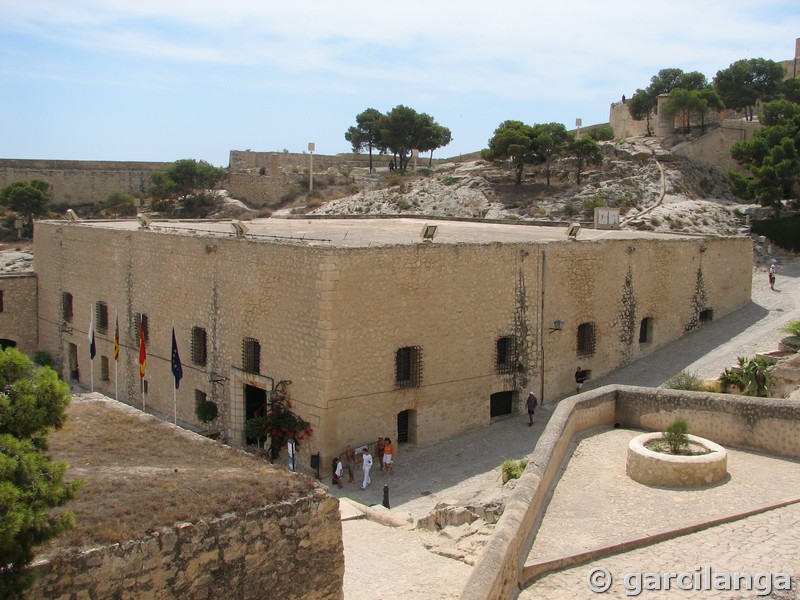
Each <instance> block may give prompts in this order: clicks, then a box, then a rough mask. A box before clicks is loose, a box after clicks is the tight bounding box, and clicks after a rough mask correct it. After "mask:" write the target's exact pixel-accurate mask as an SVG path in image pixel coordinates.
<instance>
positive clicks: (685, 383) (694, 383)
mask: <svg viewBox="0 0 800 600" xmlns="http://www.w3.org/2000/svg"><path fill="white" fill-rule="evenodd" d="M662 387H665V388H667V389H670V390H689V391H694V392H702V391H705V390H706V384H705V382H704V381H703V380H702V379H700V378H699V377H698V376H697V375H696V374H695V373H690V372H689V371H681V372H680V373H676V374H675V375H673V376H672V377H670V378H669V379H667V380H666V381H665V382H664V385H663V386H662Z"/></svg>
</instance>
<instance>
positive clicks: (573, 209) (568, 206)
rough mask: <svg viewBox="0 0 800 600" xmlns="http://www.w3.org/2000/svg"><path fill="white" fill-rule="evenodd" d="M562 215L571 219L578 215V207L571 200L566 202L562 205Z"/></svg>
mask: <svg viewBox="0 0 800 600" xmlns="http://www.w3.org/2000/svg"><path fill="white" fill-rule="evenodd" d="M564 214H565V215H567V216H568V217H573V216H575V215H577V214H578V207H577V206H575V203H574V202H573V201H572V200H567V201H566V203H565V204H564Z"/></svg>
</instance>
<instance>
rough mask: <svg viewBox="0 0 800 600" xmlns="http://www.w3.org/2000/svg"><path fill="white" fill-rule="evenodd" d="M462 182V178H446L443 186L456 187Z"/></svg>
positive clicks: (443, 180)
mask: <svg viewBox="0 0 800 600" xmlns="http://www.w3.org/2000/svg"><path fill="white" fill-rule="evenodd" d="M459 181H461V177H445V178H444V179H442V185H455V184H456V183H458V182H459Z"/></svg>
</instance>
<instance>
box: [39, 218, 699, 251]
mask: <svg viewBox="0 0 800 600" xmlns="http://www.w3.org/2000/svg"><path fill="white" fill-rule="evenodd" d="M45 222H47V223H50V224H53V223H57V224H59V225H63V226H67V227H97V228H104V229H117V230H122V231H136V230H139V229H140V227H141V226H140V224H139V222H138V221H137V220H136V219H125V220H98V221H74V222H73V221H45ZM238 222H240V223H242V224H243V225H244V226H245V227H246V228H247V233H246V234H245V236H244V237H245V238H246V239H248V240H252V241H263V242H273V243H274V242H286V243H301V244H304V245H315V246H334V247H356V248H358V247H369V246H394V245H411V244H419V243H422V241H423V240H422V230H423V227H424V226H425V225H435V226H436V232H435V235H434V238H433V242H432V243H433V244H489V243H548V242H563V241H565V240H567V235H566V231H567V228H566V227H565V226H564V225H560V226H552V227H550V226H541V225H530V224H524V223H519V224H517V223H508V222H503V223H500V222H487V221H459V220H452V221H451V220H442V219H418V218H388V219H387V218H363V219H352V218H345V219H342V218H324V219H320V218H274V217H273V218H265V219H253V220H252V221H238ZM149 230H150V231H153V232H160V233H168V234H177V235H201V236H208V237H216V236H223V237H236V235H235V234H234V233H233V228H232V221H230V220H226V221H212V220H180V219H152V221H151V223H150V226H149ZM697 237H709V236H697V235H690V234H685V233H684V234H670V233H655V232H652V231H636V230H631V229H587V228H586V227H582V228H581V230H580V233H579V234H578V238H577V239H578V241H592V240H633V239H678V238H683V239H690V238H697Z"/></svg>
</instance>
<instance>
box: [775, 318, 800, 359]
mask: <svg viewBox="0 0 800 600" xmlns="http://www.w3.org/2000/svg"><path fill="white" fill-rule="evenodd" d="M780 330H781V331H782V332H783V333H788V334H789V337H785V338H783V339H782V340H781V344H782V345H783V346H785V347H786V348H789V349H790V350H793V351H794V352H800V321H790V322H789V323H788V324H787V325H785V326H784V327H781V329H780Z"/></svg>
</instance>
